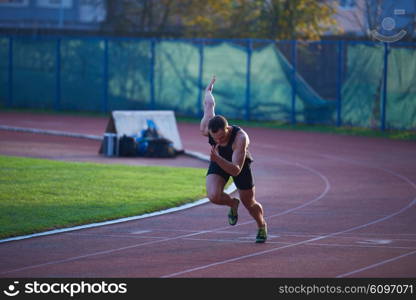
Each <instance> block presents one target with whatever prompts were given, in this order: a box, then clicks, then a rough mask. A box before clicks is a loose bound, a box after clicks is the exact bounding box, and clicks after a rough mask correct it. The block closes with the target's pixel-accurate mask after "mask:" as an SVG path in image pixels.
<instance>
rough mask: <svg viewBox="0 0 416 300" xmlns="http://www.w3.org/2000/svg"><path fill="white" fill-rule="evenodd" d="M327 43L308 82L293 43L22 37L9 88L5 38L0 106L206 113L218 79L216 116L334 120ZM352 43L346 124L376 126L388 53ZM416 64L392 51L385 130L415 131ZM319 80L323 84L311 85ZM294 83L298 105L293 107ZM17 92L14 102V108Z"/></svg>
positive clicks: (405, 51) (408, 51)
mask: <svg viewBox="0 0 416 300" xmlns="http://www.w3.org/2000/svg"><path fill="white" fill-rule="evenodd" d="M201 43H203V44H201ZM329 44H330V43H324V42H322V43H320V44H319V45H313V46H310V45H299V46H298V47H299V48H298V52H299V56H298V61H297V68H298V70H299V71H301V72H302V74H303V75H304V76H305V78H309V81H313V82H312V83H310V82H307V81H306V80H305V79H304V77H302V76H301V75H300V74H301V73H298V72H296V73H293V66H292V65H291V63H290V61H289V60H288V59H287V57H289V58H290V57H291V53H292V51H291V47H293V45H294V44H291V43H286V44H285V45H286V46H287V47H286V48H285V47H283V46H282V45H281V44H280V43H278V44H276V43H273V42H255V43H253V49H252V50H251V52H250V51H248V47H247V45H248V43H247V41H231V40H229V41H222V42H218V41H211V40H205V41H191V40H187V41H183V40H151V39H109V40H108V44H107V45H108V48H107V49H108V52H107V54H108V56H106V52H105V45H106V43H105V41H104V40H103V39H100V38H91V39H86V38H82V39H81V38H77V39H76V38H73V39H69V38H65V39H62V40H61V42H60V44H59V42H58V41H57V40H56V39H33V38H27V37H15V38H13V49H12V50H13V76H12V85H11V86H10V85H9V68H8V64H9V53H8V52H9V38H1V39H0V58H1V59H0V105H2V106H6V105H8V104H11V105H12V106H13V107H29V108H48V109H55V108H58V109H62V110H80V111H105V110H107V111H108V110H135V109H170V110H174V111H175V112H176V113H177V114H181V115H188V116H194V117H199V116H200V113H201V109H202V96H203V89H204V88H205V85H206V84H207V83H208V82H209V80H210V78H211V76H212V75H213V74H215V75H216V76H217V82H216V84H215V90H214V96H215V98H216V101H217V106H216V112H217V113H218V114H223V115H225V116H226V117H228V118H238V119H243V118H246V117H247V116H249V117H250V119H253V120H281V121H290V120H291V118H292V116H295V118H296V121H298V122H305V123H326V124H328V123H329V124H335V121H336V116H337V111H336V104H337V102H336V91H337V88H338V85H337V83H338V79H337V78H338V75H339V74H338V73H337V72H338V70H339V67H340V66H339V65H338V63H339V62H340V61H338V60H337V57H338V55H337V53H338V52H337V47H338V46H337V45H338V44H336V43H332V44H331V45H329ZM346 44H347V46H346V51H343V53H345V57H344V58H345V61H343V62H342V63H345V66H343V69H344V72H345V74H343V75H344V76H343V77H344V80H343V82H342V91H341V92H342V105H341V106H340V107H341V122H342V124H346V125H352V126H361V127H377V128H378V127H380V125H381V121H380V120H381V108H382V99H383V94H382V92H383V90H382V87H383V59H384V48H383V46H382V45H375V44H374V46H370V45H364V44H358V43H354V44H350V45H348V43H346ZM59 45H60V56H61V57H60V58H61V59H60V68H59V65H57V53H58V52H57V50H58V49H59V48H58V46H59ZM152 45H153V46H154V47H153V46H152ZM153 50H154V51H153ZM334 52H337V53H334ZM153 54H154V57H153V56H152V55H153ZM325 54H326V56H325ZM328 54H330V57H328ZM250 55H251V56H250ZM285 55H286V56H285ZM248 57H250V58H251V64H250V66H251V67H250V76H249V79H250V80H249V82H250V86H249V89H248V88H247V72H248V69H247V62H248ZM152 58H153V59H152ZM201 61H202V62H203V64H202V65H201V64H200V63H201ZM106 63H107V68H106V67H105V66H106ZM153 63H154V64H153ZM315 64H319V66H315ZM415 68H416V52H415V51H414V48H410V47H408V48H404V47H395V48H392V49H390V55H389V69H388V89H387V90H388V92H387V103H386V128H398V129H414V128H415V127H416V105H415V101H416V100H415V99H416V84H415V83H416V82H415V77H414V75H413V73H414V70H415ZM58 70H60V73H57V71H58ZM200 74H201V77H200ZM294 75H295V76H294ZM293 76H294V78H293ZM319 76H321V77H322V78H317V80H311V79H315V77H319ZM328 78H329V79H330V80H329V79H328ZM293 79H294V80H295V81H293ZM294 82H295V86H296V101H295V107H294V111H292V93H293V83H294ZM59 83H60V84H59ZM152 84H153V86H152ZM325 84H327V86H328V91H326V90H325ZM334 84H335V85H336V87H334ZM10 87H11V88H12V91H13V98H12V99H11V101H10V102H9V101H8V94H9V93H8V91H9V88H10ZM59 87H60V90H58V88H59ZM152 91H153V93H152ZM248 91H249V94H247V92H248ZM317 91H319V92H317ZM322 95H325V98H324V97H323V96H322Z"/></svg>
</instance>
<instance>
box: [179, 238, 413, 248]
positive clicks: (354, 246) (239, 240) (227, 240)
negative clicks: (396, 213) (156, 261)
mask: <svg viewBox="0 0 416 300" xmlns="http://www.w3.org/2000/svg"><path fill="white" fill-rule="evenodd" d="M183 240H186V241H207V242H227V243H236V242H237V243H248V244H253V241H252V240H245V239H237V240H236V239H204V238H183ZM267 244H282V245H291V244H293V243H292V242H291V243H289V242H279V241H269V240H267ZM308 246H317V247H321V246H327V247H344V248H345V247H349V248H379V249H407V250H415V247H405V246H377V245H356V244H328V243H308Z"/></svg>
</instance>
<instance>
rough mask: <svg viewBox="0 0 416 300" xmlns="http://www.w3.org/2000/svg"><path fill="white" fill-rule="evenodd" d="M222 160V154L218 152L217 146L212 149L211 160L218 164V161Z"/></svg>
mask: <svg viewBox="0 0 416 300" xmlns="http://www.w3.org/2000/svg"><path fill="white" fill-rule="evenodd" d="M219 159H221V156H220V153H219V152H218V144H217V145H215V146H212V148H211V156H210V160H211V161H213V162H218V160H219Z"/></svg>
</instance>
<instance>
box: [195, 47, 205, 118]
mask: <svg viewBox="0 0 416 300" xmlns="http://www.w3.org/2000/svg"><path fill="white" fill-rule="evenodd" d="M198 49H199V72H198V87H199V92H198V101H197V102H196V103H197V109H196V112H197V114H198V117H201V116H202V104H201V101H202V97H203V95H202V91H203V89H204V88H203V86H202V76H203V74H204V40H202V41H201V43H200V44H199V47H198Z"/></svg>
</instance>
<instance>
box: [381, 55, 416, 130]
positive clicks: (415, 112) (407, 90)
mask: <svg viewBox="0 0 416 300" xmlns="http://www.w3.org/2000/svg"><path fill="white" fill-rule="evenodd" d="M415 70H416V51H415V49H414V48H413V49H412V48H402V49H400V48H392V49H391V50H390V54H389V64H388V74H389V76H388V81H387V91H388V92H387V101H386V127H388V128H398V129H412V128H416V77H415Z"/></svg>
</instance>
